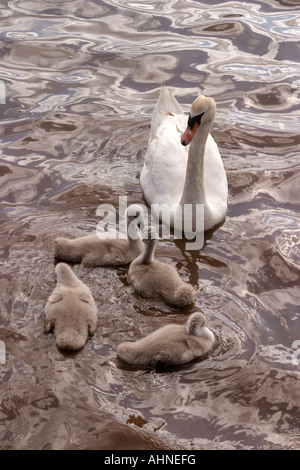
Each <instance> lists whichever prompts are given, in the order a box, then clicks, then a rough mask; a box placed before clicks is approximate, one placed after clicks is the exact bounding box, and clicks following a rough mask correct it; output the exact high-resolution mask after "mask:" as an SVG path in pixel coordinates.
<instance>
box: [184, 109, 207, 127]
mask: <svg viewBox="0 0 300 470" xmlns="http://www.w3.org/2000/svg"><path fill="white" fill-rule="evenodd" d="M203 114H204V113H201V114H198V115H197V116H193V117H192V116H191V115H189V119H188V126H189V127H190V128H191V129H193V127H194V125H195V124H198V126H200V124H201V119H202V116H203Z"/></svg>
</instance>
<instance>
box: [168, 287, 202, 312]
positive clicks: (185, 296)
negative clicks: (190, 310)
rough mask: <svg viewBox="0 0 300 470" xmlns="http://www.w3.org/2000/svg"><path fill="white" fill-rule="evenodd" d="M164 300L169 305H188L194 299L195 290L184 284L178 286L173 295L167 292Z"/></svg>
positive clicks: (177, 306)
mask: <svg viewBox="0 0 300 470" xmlns="http://www.w3.org/2000/svg"><path fill="white" fill-rule="evenodd" d="M165 301H166V303H168V304H169V305H170V306H171V307H176V308H184V307H189V306H190V305H192V304H193V303H194V301H195V291H194V289H193V287H192V286H190V285H189V284H186V285H184V286H181V287H179V289H177V290H176V292H175V294H174V295H173V296H171V295H170V294H169V293H167V296H166V299H165Z"/></svg>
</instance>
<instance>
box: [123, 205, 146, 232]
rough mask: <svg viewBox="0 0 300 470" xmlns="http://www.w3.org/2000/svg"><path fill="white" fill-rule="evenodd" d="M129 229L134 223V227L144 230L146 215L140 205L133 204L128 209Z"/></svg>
mask: <svg viewBox="0 0 300 470" xmlns="http://www.w3.org/2000/svg"><path fill="white" fill-rule="evenodd" d="M126 218H127V227H129V225H130V224H131V222H134V225H135V226H137V227H139V229H140V230H144V221H145V214H144V209H143V207H142V206H140V205H139V204H131V205H130V206H129V207H127V209H126Z"/></svg>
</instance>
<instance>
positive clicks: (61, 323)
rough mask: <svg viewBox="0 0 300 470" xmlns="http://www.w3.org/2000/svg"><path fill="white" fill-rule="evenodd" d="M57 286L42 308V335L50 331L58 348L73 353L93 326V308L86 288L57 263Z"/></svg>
mask: <svg viewBox="0 0 300 470" xmlns="http://www.w3.org/2000/svg"><path fill="white" fill-rule="evenodd" d="M55 272H56V277H57V285H56V287H55V289H54V291H53V292H52V294H51V295H50V297H49V299H48V302H47V304H46V307H45V330H44V331H45V333H49V332H50V331H52V330H53V329H54V335H55V339H56V344H57V346H58V347H59V348H61V349H64V350H68V351H76V350H78V349H80V348H82V347H83V346H84V345H85V343H86V341H87V339H88V336H92V335H93V334H94V332H95V330H96V327H97V307H96V305H95V302H94V299H93V296H92V294H91V292H90V290H89V288H88V287H87V286H86V285H85V284H83V282H81V281H80V280H79V279H78V278H77V277H76V276H75V274H74V273H73V271H72V269H71V268H70V266H68V265H67V264H65V263H59V264H58V265H57V266H56V268H55Z"/></svg>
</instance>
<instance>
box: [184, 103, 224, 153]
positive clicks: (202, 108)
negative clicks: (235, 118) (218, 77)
mask: <svg viewBox="0 0 300 470" xmlns="http://www.w3.org/2000/svg"><path fill="white" fill-rule="evenodd" d="M215 114H216V103H215V101H214V99H213V98H210V97H208V96H204V95H200V96H198V98H196V99H195V101H194V102H193V104H192V107H191V111H190V115H189V118H188V125H187V128H186V130H185V132H184V133H183V134H182V136H181V143H182V145H188V144H189V143H190V142H191V141H192V139H193V137H194V135H195V133H196V130H197V129H198V127H199V126H201V125H203V124H205V123H206V122H210V123H211V122H212V121H213V120H214V117H215Z"/></svg>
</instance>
